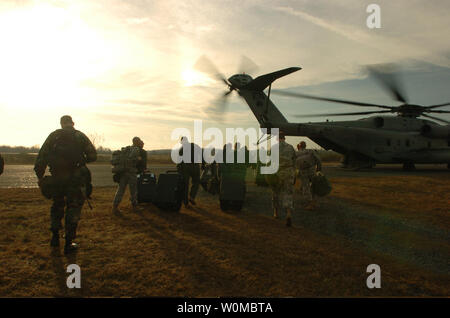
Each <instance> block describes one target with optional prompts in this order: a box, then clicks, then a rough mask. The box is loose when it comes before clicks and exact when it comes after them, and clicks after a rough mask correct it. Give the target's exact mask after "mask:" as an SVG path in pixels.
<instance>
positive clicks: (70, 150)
mask: <svg viewBox="0 0 450 318" xmlns="http://www.w3.org/2000/svg"><path fill="white" fill-rule="evenodd" d="M60 124H61V129H58V130H55V131H54V132H52V133H51V134H50V135H49V136H48V137H47V139H46V140H45V142H44V144H43V145H42V147H41V149H40V151H39V154H38V156H37V158H36V162H35V165H34V170H35V173H36V176H37V178H38V184H39V187H40V188H41V190H42V192H43V193H44V190H43V188H44V187H46V188H48V187H49V185H51V189H52V191H51V193H50V195H49V196H48V197H49V198H51V199H53V204H52V206H51V210H50V218H51V221H50V224H51V225H50V231H51V232H52V238H51V242H50V245H51V246H52V247H59V245H60V235H59V232H60V230H61V229H62V224H61V221H62V219H63V217H65V226H64V229H65V245H64V253H65V254H68V253H71V252H73V251H75V250H76V249H77V247H78V246H77V244H76V243H75V242H74V239H75V237H76V230H77V226H78V222H79V220H80V216H81V209H82V207H83V204H84V202H85V201H86V200H87V199H89V196H90V193H91V192H92V185H91V184H90V183H91V174H90V171H89V169H88V168H87V167H86V164H87V163H90V162H94V161H96V160H97V152H96V149H95V147H94V145H93V144H92V142H91V141H90V140H89V138H88V137H87V136H86V135H85V134H83V133H82V132H81V131H78V130H76V129H75V128H74V125H75V124H74V122H73V120H72V118H71V117H70V116H68V115H65V116H63V117H61V119H60ZM180 143H181V145H182V147H181V148H180V153H179V154H180V155H181V156H182V155H183V148H185V147H183V146H188V147H191V160H190V161H188V162H182V163H181V164H179V165H178V171H179V173H180V174H182V175H183V179H184V182H185V187H184V196H183V201H184V204H185V206H189V204H192V205H196V201H195V197H196V195H197V192H198V188H199V184H200V173H201V168H202V167H204V162H202V161H200V162H201V163H199V161H198V160H195V159H196V158H195V154H196V153H199V152H198V151H199V149H196V148H197V147H198V146H197V145H196V144H194V143H190V142H189V140H188V139H187V138H186V137H183V138H182V139H181V141H180ZM143 147H144V142H143V141H142V140H141V139H140V138H139V137H134V138H133V140H132V145H131V146H129V147H128V148H130V149H129V150H130V151H131V152H134V153H135V154H136V156H135V157H136V158H137V160H136V162H135V166H133V167H131V169H128V170H127V171H125V172H122V173H120V174H118V175H115V176H114V177H115V181H116V182H117V183H118V188H117V191H116V193H115V196H114V200H113V204H112V211H113V213H115V214H120V211H119V209H118V206H119V204H120V202H121V200H122V198H123V195H124V192H125V189H126V187H127V185H128V186H129V189H130V200H131V204H132V206H133V210H134V211H136V212H138V210H137V175H138V174H141V173H144V172H145V171H146V167H147V153H146V151H145V150H144V148H143ZM227 147H231V145H225V146H224V149H223V151H224V153H223V155H224V156H225V153H226V149H227ZM238 148H240V146H239V145H238V144H235V149H234V157H236V156H237V152H238V151H237V150H238ZM200 150H201V149H200ZM245 150H246V151H245V155H246V159H247V158H248V150H247V149H245ZM200 153H201V151H200ZM234 160H235V162H236V158H234ZM47 166H48V167H49V170H50V173H51V182H50V181H48V180H49V179H46V178H47V177H45V176H44V175H45V170H46V168H47ZM245 168H246V167H245ZM296 168H297V169H298V170H299V174H298V176H299V178H300V180H301V182H302V191H303V194H304V196H306V199H307V200H308V202H309V205H308V206H307V208H313V207H314V201H313V197H312V194H311V189H310V181H311V177H312V176H313V175H314V174H315V171H316V170H319V171H320V169H321V164H320V159H319V158H318V157H317V156H316V155H315V154H314V152H313V151H310V150H306V144H305V143H304V142H301V143H300V144H299V146H298V151H295V150H294V148H293V147H292V145H290V144H288V143H286V140H285V135H284V133H283V132H280V134H279V170H278V172H277V174H276V178H277V179H278V183H277V186H274V187H272V192H273V196H272V201H273V209H274V217H279V215H280V213H281V211H282V210H285V211H286V224H287V225H288V226H290V225H291V222H292V221H291V217H292V210H293V193H294V182H295V181H294V180H295V177H296V175H295V174H296V172H295V171H296ZM209 169H211V171H212V172H213V174H215V175H216V174H217V173H219V174H220V168H219V169H218V168H217V164H216V163H212V164H210V165H209ZM244 170H245V169H244ZM218 171H219V172H218ZM190 183H192V185H191V189H190V191H189V184H190ZM88 203H89V201H88Z"/></svg>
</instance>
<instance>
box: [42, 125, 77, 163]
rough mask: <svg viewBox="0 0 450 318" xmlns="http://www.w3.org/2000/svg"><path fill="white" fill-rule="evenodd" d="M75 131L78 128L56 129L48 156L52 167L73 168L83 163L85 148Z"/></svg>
mask: <svg viewBox="0 0 450 318" xmlns="http://www.w3.org/2000/svg"><path fill="white" fill-rule="evenodd" d="M75 133H76V130H66V129H59V130H57V131H56V136H55V139H54V141H53V143H52V144H51V146H50V152H49V158H48V159H49V160H48V162H49V165H50V167H51V168H53V169H57V170H59V169H61V170H72V169H74V168H76V167H77V166H79V165H80V164H82V163H83V161H84V157H83V150H82V149H81V145H80V144H79V142H78V140H77V138H76V137H75Z"/></svg>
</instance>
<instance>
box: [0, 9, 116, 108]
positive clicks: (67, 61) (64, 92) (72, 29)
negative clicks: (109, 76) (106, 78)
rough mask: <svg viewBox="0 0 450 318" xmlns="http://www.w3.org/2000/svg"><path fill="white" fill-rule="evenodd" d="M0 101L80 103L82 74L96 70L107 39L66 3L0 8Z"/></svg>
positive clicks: (101, 66) (54, 105)
mask: <svg viewBox="0 0 450 318" xmlns="http://www.w3.org/2000/svg"><path fill="white" fill-rule="evenodd" d="M0 39H1V42H2V43H1V44H2V49H1V50H0V69H1V72H0V87H2V89H1V90H0V104H1V105H2V106H6V107H8V106H9V107H18V108H22V109H31V108H44V109H56V108H57V107H61V106H62V105H64V106H71V105H74V106H75V105H78V106H80V105H82V104H83V100H85V99H89V98H90V96H89V94H91V93H92V91H91V92H89V90H86V89H83V87H82V85H81V84H80V83H82V82H83V80H86V79H88V78H92V77H94V76H96V75H98V74H100V73H101V72H102V71H103V70H104V69H105V65H106V64H105V62H107V59H108V57H109V56H111V54H110V50H109V48H108V45H107V43H106V42H105V41H104V39H102V37H101V36H100V35H99V34H98V33H97V32H95V30H93V29H92V28H90V27H89V25H88V24H87V23H85V21H83V20H82V19H81V17H80V16H79V15H77V14H76V12H72V11H71V10H70V8H62V7H55V6H51V5H49V4H37V5H32V6H27V7H18V8H16V9H13V10H9V11H4V12H0Z"/></svg>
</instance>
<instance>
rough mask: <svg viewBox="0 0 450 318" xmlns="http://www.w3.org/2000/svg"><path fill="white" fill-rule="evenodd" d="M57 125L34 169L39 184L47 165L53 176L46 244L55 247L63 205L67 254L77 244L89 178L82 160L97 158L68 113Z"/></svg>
mask: <svg viewBox="0 0 450 318" xmlns="http://www.w3.org/2000/svg"><path fill="white" fill-rule="evenodd" d="M60 124H61V129H58V130H56V131H54V132H52V133H51V134H50V135H49V136H48V137H47V139H46V140H45V142H44V144H43V145H42V147H41V149H40V150H39V154H38V156H37V158H36V162H35V165H34V171H35V172H36V176H37V178H38V180H39V181H38V184H39V187H41V186H42V181H43V179H44V174H45V170H46V168H47V165H48V166H49V168H50V173H51V175H52V179H53V181H52V183H53V187H52V189H53V191H52V194H51V196H52V199H53V205H52V207H51V210H50V217H51V225H50V230H51V232H52V234H53V236H52V239H51V242H50V245H51V246H53V247H58V246H59V230H60V229H61V227H62V225H61V220H62V218H63V217H64V208H65V225H64V226H65V238H66V242H65V246H64V253H65V254H68V253H70V252H73V251H75V250H76V249H77V247H78V246H77V244H76V243H75V242H73V240H74V239H75V237H76V230H77V226H78V222H79V220H80V216H81V209H82V207H83V204H84V201H85V199H86V193H83V192H82V188H83V187H85V186H86V183H87V182H88V179H90V172H89V170H88V169H87V167H86V163H88V162H93V161H95V160H97V152H96V150H95V147H94V145H93V144H92V143H91V141H90V140H89V138H88V137H86V135H85V134H83V133H82V132H81V131H78V130H75V128H74V122H73V121H72V118H71V117H70V116H67V115H66V116H63V117H61V120H60Z"/></svg>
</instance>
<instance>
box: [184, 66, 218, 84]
mask: <svg viewBox="0 0 450 318" xmlns="http://www.w3.org/2000/svg"><path fill="white" fill-rule="evenodd" d="M181 77H182V79H183V85H184V86H195V85H208V84H209V83H210V82H211V80H210V79H209V78H208V77H207V76H205V75H203V74H202V73H199V72H197V71H195V70H193V69H185V70H184V71H183V72H182V73H181Z"/></svg>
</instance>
